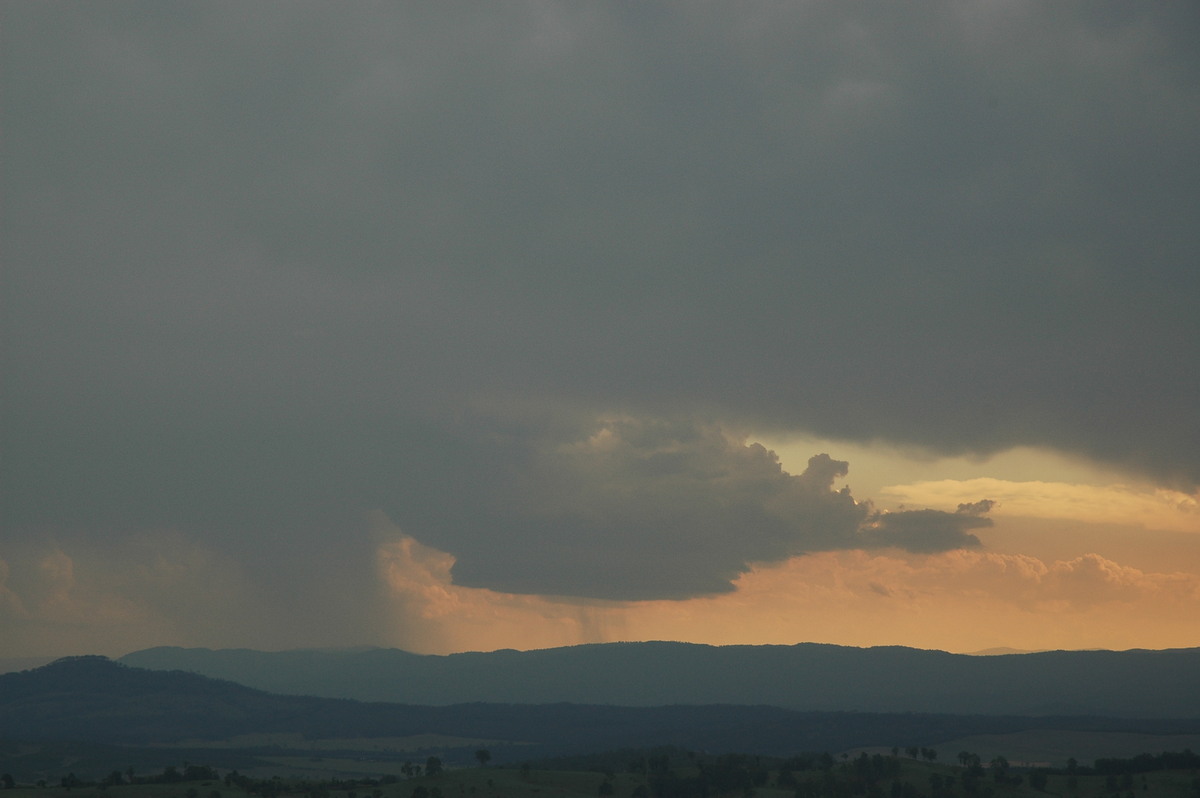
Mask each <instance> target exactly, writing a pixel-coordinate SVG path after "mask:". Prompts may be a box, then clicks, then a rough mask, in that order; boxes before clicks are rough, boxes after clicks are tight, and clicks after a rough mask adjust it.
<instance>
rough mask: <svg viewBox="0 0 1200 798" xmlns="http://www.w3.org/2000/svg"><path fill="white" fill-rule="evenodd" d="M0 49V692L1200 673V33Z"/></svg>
mask: <svg viewBox="0 0 1200 798" xmlns="http://www.w3.org/2000/svg"><path fill="white" fill-rule="evenodd" d="M2 8H3V47H2V52H3V56H2V57H3V64H2V70H0V71H2V80H3V94H2V97H0V102H2V103H3V142H2V146H3V170H4V172H3V193H4V196H3V200H4V201H3V261H4V275H3V298H2V302H3V305H2V306H0V310H2V316H3V322H2V323H3V350H2V356H3V363H2V364H0V365H2V378H3V391H4V393H3V405H2V407H0V413H2V418H0V423H2V427H0V435H2V436H3V437H2V439H0V445H2V449H0V457H2V461H0V489H2V491H3V496H2V501H3V505H2V518H0V520H2V528H0V641H2V642H0V656H3V655H7V656H18V655H31V656H32V655H43V654H45V655H54V654H66V653H84V652H88V651H98V652H100V653H109V654H121V653H125V652H126V651H128V650H132V649H134V648H139V647H145V646H150V645H156V644H167V643H169V644H180V645H207V646H252V647H259V648H280V647H296V646H323V645H354V644H364V643H366V644H378V645H398V646H403V647H407V648H411V649H414V650H423V651H448V650H460V649H469V648H494V647H497V646H505V645H510V646H513V647H528V646H535V645H559V644H567V643H575V642H585V641H592V640H606V639H644V638H650V637H657V638H662V637H666V638H671V639H703V640H706V641H708V642H799V641H801V640H818V641H825V642H847V643H853V644H856V645H869V644H872V643H904V644H909V645H926V646H938V647H943V648H951V649H954V650H969V649H970V648H972V647H977V648H986V647H989V646H992V645H1018V646H1024V647H1057V646H1059V645H1061V646H1062V647H1071V646H1104V647H1113V648H1120V647H1129V646H1133V645H1145V646H1166V645H1197V644H1200V638H1197V637H1196V630H1195V628H1194V625H1193V626H1192V627H1191V628H1189V627H1188V626H1187V625H1186V624H1184V623H1183V622H1182V621H1180V620H1178V619H1179V618H1186V617H1187V615H1188V613H1189V612H1194V613H1197V614H1200V544H1198V543H1197V541H1200V512H1198V510H1197V498H1198V497H1200V493H1198V486H1200V413H1198V412H1197V406H1198V405H1200V311H1198V310H1197V307H1198V303H1200V268H1198V264H1200V223H1198V222H1197V220H1200V188H1198V187H1200V147H1198V146H1197V141H1200V49H1198V48H1197V47H1196V41H1197V40H1198V39H1200V9H1198V8H1197V6H1196V5H1195V4H1194V3H1191V2H1178V3H1172V2H1161V3H1152V4H1145V3H1142V4H1129V3H1105V2H1079V3H1073V2H1061V3H1043V2H1028V3H1026V2H1016V1H1011V2H1009V1H1004V2H1002V1H1000V0H995V1H992V2H982V1H980V0H975V1H967V2H962V1H961V0H960V1H956V2H941V3H938V2H929V3H912V4H893V3H861V4H846V3H821V4H817V3H808V2H793V3H774V2H742V1H739V2H731V3H555V2H511V3H453V2H447V3H437V4H420V3H409V4H394V3H381V4H375V3H338V4H330V3H308V2H292V1H289V2H258V3H242V2H236V3H234V2H202V3H201V2H177V3H159V2H145V3H132V2H97V3H88V4H83V3H74V2H70V3H66V2H63V3H58V2H5V3H3V6H2ZM856 464H859V465H861V467H862V468H863V470H862V471H860V469H859V467H856ZM859 473H863V474H865V475H866V479H865V480H858V479H856V475H857V474H859ZM830 580H832V581H830ZM827 583H828V584H827ZM839 591H840V592H839ZM951 608H953V609H951ZM921 613H924V616H923V617H925V618H927V619H932V618H942V619H943V620H945V621H947V623H949V622H950V621H952V620H953V619H956V618H959V617H960V615H956V614H955V613H959V614H962V613H974V614H975V617H983V618H989V619H991V621H990V623H988V624H986V625H985V626H984V627H983V628H982V630H981V629H980V628H978V627H976V628H974V629H972V630H971V632H970V634H967V633H966V631H963V633H962V634H961V635H960V636H957V637H956V636H955V635H954V634H948V633H944V632H943V633H941V636H936V635H932V634H931V633H930V632H929V629H928V626H926V627H925V628H924V631H922V628H921V627H916V626H914V627H912V628H908V627H906V626H905V624H903V623H900V622H898V620H897V619H898V618H910V617H917V616H919V615H920V614H921ZM1180 613H1182V615H1180ZM1191 617H1193V618H1194V617H1196V614H1193V615H1192V616H1191ZM1149 618H1154V619H1156V620H1155V621H1154V623H1148V622H1147V619H1149ZM1164 618H1165V619H1164ZM826 619H829V620H828V621H826ZM1172 619H1174V620H1172ZM838 621H840V623H838ZM851 621H852V622H851ZM949 625H951V626H954V624H953V623H950V624H949ZM850 627H853V628H855V629H856V630H857V632H856V634H855V635H851V636H847V632H846V631H845V630H846V629H847V628H850ZM722 630H724V631H722ZM839 630H841V631H839ZM1031 630H1036V631H1031ZM989 635H990V636H989ZM5 649H7V650H5Z"/></svg>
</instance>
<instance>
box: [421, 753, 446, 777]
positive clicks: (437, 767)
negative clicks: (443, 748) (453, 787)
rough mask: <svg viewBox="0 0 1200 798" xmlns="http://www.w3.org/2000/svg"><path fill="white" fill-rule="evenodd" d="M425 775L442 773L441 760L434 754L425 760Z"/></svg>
mask: <svg viewBox="0 0 1200 798" xmlns="http://www.w3.org/2000/svg"><path fill="white" fill-rule="evenodd" d="M425 775H426V776H440V775H442V760H441V759H439V758H438V757H436V756H431V757H429V758H428V759H426V760H425Z"/></svg>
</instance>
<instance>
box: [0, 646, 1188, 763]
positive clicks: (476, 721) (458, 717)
mask: <svg viewBox="0 0 1200 798" xmlns="http://www.w3.org/2000/svg"><path fill="white" fill-rule="evenodd" d="M1031 728H1073V729H1083V730H1098V731H1118V730H1120V731H1140V732H1143V733H1154V734H1169V733H1184V732H1196V731H1197V730H1200V721H1172V720H1154V721H1147V720H1112V719H1101V718H1082V719H1081V718H1066V719H1061V718H1060V719H1047V718H1021V717H1000V716H975V717H962V716H950V715H923V714H898V715H887V714H879V713H857V712H838V713H817V712H797V711H793V710H786V709H780V708H777V707H766V706H722V705H708V706H662V707H618V706H587V705H575V704H543V705H530V704H507V705H505V704H478V703H477V704H461V705H455V706H440V707H430V706H406V705H396V704H384V703H363V702H358V701H351V700H345V699H328V698H312V697H300V696H283V695H275V694H271V693H266V692H263V691H261V690H256V689H253V688H249V687H245V686H242V685H238V684H234V683H232V682H227V681H221V680H216V679H210V678H207V677H203V676H199V675H197V674H191V673H184V672H180V671H151V670H145V669H141V668H134V667H130V666H125V665H121V664H118V663H116V662H113V661H111V660H108V659H105V658H103V657H75V658H70V659H64V660H58V661H56V662H53V663H51V664H49V665H45V666H43V667H41V668H37V669H35V670H29V671H22V672H19V673H8V674H3V675H0V740H5V739H7V740H10V741H19V740H27V741H37V740H60V741H80V742H92V743H105V744H125V745H151V744H163V743H172V742H181V741H190V742H188V745H195V744H196V741H198V740H229V739H230V738H233V737H235V736H239V735H254V734H267V733H280V732H288V733H293V734H299V735H302V736H303V737H304V738H305V739H307V740H318V741H320V740H334V739H355V740H362V739H366V738H399V737H406V736H412V735H423V734H438V735H445V736H447V737H456V738H471V739H475V740H488V741H495V742H494V744H490V745H489V747H490V749H491V751H492V753H493V754H494V755H495V757H496V761H497V762H498V763H499V762H503V761H514V760H518V759H520V760H524V759H532V758H535V757H539V756H549V755H555V754H562V753H577V752H588V751H602V750H609V749H617V748H624V747H648V746H653V745H677V746H680V747H683V748H689V749H692V750H702V751H709V752H723V751H740V752H754V753H762V754H777V755H789V754H792V753H796V752H799V751H823V750H830V751H838V750H844V749H847V748H852V747H858V746H872V745H874V746H892V745H918V744H919V745H933V744H936V743H938V742H939V741H942V740H949V739H954V738H961V737H965V736H968V735H973V734H985V733H987V734H1002V733H1010V732H1016V731H1021V730H1025V729H1031ZM371 750H372V752H373V753H372V755H373V756H377V755H379V753H378V751H375V749H374V747H373V746H372V747H371ZM272 751H274V752H275V753H276V754H278V753H279V752H278V750H276V749H274V748H272ZM241 753H242V754H246V753H253V751H251V750H250V749H244V750H243V751H241ZM260 753H261V752H260ZM312 753H313V751H312V750H306V751H305V755H306V756H307V755H311V754H312ZM460 753H461V752H460ZM215 755H216V754H215V753H214V756H215ZM339 755H344V751H343V752H342V754H339ZM471 756H472V752H471V751H468V752H465V753H461V759H463V760H464V761H469V760H470V757H471Z"/></svg>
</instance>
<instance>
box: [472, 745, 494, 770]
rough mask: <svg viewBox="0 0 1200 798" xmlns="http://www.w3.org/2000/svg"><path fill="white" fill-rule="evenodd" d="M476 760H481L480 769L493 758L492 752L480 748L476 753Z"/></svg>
mask: <svg viewBox="0 0 1200 798" xmlns="http://www.w3.org/2000/svg"><path fill="white" fill-rule="evenodd" d="M475 758H476V759H478V760H479V767H483V766H484V765H486V764H487V763H488V760H489V759H491V758H492V752H491V751H489V750H487V749H486V748H480V749H479V750H478V751H476V752H475Z"/></svg>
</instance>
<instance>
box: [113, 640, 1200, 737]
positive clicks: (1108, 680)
mask: <svg viewBox="0 0 1200 798" xmlns="http://www.w3.org/2000/svg"><path fill="white" fill-rule="evenodd" d="M121 661H122V662H124V663H126V664H129V665H136V666H139V667H144V668H156V669H179V670H186V671H191V672H194V673H200V674H204V675H206V676H212V677H215V678H221V679H229V680H232V681H236V682H238V683H241V684H245V685H249V686H253V687H258V688H261V689H266V690H272V691H276V692H282V693H292V694H300V695H317V696H325V697H336V698H354V699H359V700H371V701H394V702H400V703H420V704H432V705H445V704H455V703H463V702H471V701H488V702H502V703H514V704H536V703H554V702H572V703H587V704H618V705H624V706H656V705H663V704H715V703H721V704H764V705H770V706H777V707H784V708H788V709H797V710H807V711H843V710H844V711H857V712H928V713H950V714H990V715H996V714H1006V715H1008V714H1018V715H1101V716H1115V717H1145V718H1189V717H1191V718H1196V717H1200V678H1197V674H1200V649H1197V648H1190V649H1174V650H1167V651H1145V650H1134V651H1119V652H1118V651H1045V652H1037V653H1029V654H1010V655H999V656H987V657H980V656H969V655H964V654H948V653H946V652H943V651H925V650H920V649H913V648H902V647H881V648H865V649H864V648H849V647H844V646H833V645H818V644H800V645H795V646H706V645H695V644H689V643H664V642H657V643H655V642H651V643H607V644H596V645H582V646H572V647H567V648H552V649H544V650H539V651H511V650H504V651H493V652H488V653H465V654H451V655H449V656H430V655H419V654H412V653H409V652H405V651H400V650H397V649H368V650H354V651H337V650H305V651H283V652H263V651H253V650H247V649H234V650H228V649H227V650H216V651H214V650H210V649H200V648H189V649H185V648H153V649H147V650H144V651H138V652H134V653H132V654H129V655H127V656H125V657H122V658H121Z"/></svg>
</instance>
